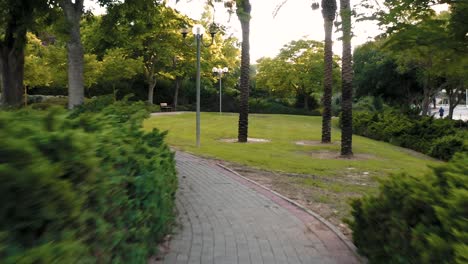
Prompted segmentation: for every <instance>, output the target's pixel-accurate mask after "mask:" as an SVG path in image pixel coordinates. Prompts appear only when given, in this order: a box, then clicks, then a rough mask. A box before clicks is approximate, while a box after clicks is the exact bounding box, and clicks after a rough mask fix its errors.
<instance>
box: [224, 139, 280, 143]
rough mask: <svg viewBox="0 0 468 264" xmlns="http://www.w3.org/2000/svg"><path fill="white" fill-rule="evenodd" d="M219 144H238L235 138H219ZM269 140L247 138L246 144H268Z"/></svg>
mask: <svg viewBox="0 0 468 264" xmlns="http://www.w3.org/2000/svg"><path fill="white" fill-rule="evenodd" d="M218 141H220V142H224V143H238V141H237V138H221V139H218ZM268 142H271V140H269V139H266V138H247V143H268Z"/></svg>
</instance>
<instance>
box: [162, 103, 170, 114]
mask: <svg viewBox="0 0 468 264" xmlns="http://www.w3.org/2000/svg"><path fill="white" fill-rule="evenodd" d="M159 106H161V112H171V111H172V107H170V106H168V105H167V103H160V104H159Z"/></svg>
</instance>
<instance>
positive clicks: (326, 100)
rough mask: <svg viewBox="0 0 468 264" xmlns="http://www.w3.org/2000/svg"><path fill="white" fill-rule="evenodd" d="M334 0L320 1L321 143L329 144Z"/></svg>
mask: <svg viewBox="0 0 468 264" xmlns="http://www.w3.org/2000/svg"><path fill="white" fill-rule="evenodd" d="M335 13H336V0H322V16H323V21H324V29H325V55H324V60H325V74H324V81H323V114H322V117H323V119H322V143H330V142H331V118H332V112H331V98H332V84H333V51H332V45H333V42H332V30H333V21H334V20H335Z"/></svg>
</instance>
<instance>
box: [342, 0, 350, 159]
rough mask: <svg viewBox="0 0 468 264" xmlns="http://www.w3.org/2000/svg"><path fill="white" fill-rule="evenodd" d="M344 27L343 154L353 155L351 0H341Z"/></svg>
mask: <svg viewBox="0 0 468 264" xmlns="http://www.w3.org/2000/svg"><path fill="white" fill-rule="evenodd" d="M340 9H341V12H340V13H341V21H342V28H343V55H342V66H341V81H342V86H341V93H342V101H341V104H342V105H341V111H342V112H341V116H342V117H341V124H342V128H341V155H342V156H346V157H349V156H352V155H353V66H352V55H351V8H350V0H340Z"/></svg>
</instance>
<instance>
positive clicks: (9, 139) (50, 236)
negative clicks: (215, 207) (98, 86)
mask: <svg viewBox="0 0 468 264" xmlns="http://www.w3.org/2000/svg"><path fill="white" fill-rule="evenodd" d="M97 101H98V99H96V100H95V101H92V102H91V103H90V104H89V105H85V106H82V107H80V108H79V109H78V110H77V112H74V113H72V114H71V115H67V114H65V112H64V110H60V109H58V108H52V109H50V110H48V111H41V112H38V111H34V110H23V111H19V112H2V113H0V127H1V129H0V138H1V139H2V140H0V179H1V184H0V199H1V200H2V201H4V202H2V204H1V205H0V219H1V220H0V258H1V259H2V263H54V262H57V261H60V262H64V263H95V262H98V263H143V262H145V261H146V260H147V258H148V257H149V256H150V255H151V254H153V253H154V251H155V249H156V243H157V241H158V240H160V239H161V238H162V237H163V236H164V234H166V233H167V232H168V231H169V228H170V227H171V224H172V222H173V218H174V215H173V213H174V211H173V206H174V194H175V190H176V188H177V178H176V177H175V164H174V157H173V154H172V153H171V151H170V150H169V148H168V147H167V145H166V144H165V143H164V136H165V134H164V133H160V132H158V131H157V130H153V131H151V132H148V133H145V132H143V131H142V130H141V124H142V121H143V119H144V118H145V117H147V116H148V113H147V112H146V111H145V110H144V109H145V105H144V103H129V102H127V101H123V102H116V103H115V104H108V101H107V102H106V99H101V101H100V102H97ZM105 105H107V106H105Z"/></svg>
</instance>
